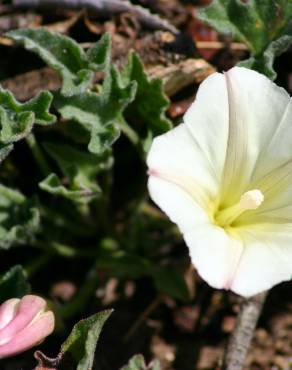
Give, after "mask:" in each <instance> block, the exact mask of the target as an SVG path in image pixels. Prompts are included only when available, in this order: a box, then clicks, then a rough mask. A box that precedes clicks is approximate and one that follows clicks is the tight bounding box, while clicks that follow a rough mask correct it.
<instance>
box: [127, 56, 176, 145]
mask: <svg viewBox="0 0 292 370" xmlns="http://www.w3.org/2000/svg"><path fill="white" fill-rule="evenodd" d="M122 77H123V79H124V81H125V82H128V83H130V81H136V83H137V93H136V96H135V99H134V100H133V101H132V102H131V103H130V104H129V105H128V106H127V108H126V110H125V113H124V114H125V117H126V118H127V119H129V120H131V118H132V120H133V128H134V130H137V131H138V132H140V134H143V131H144V138H147V137H149V136H150V137H154V136H156V135H160V134H163V133H164V132H166V131H168V130H170V129H171V127H172V124H171V121H170V120H169V119H168V118H167V117H166V115H165V112H166V109H167V108H168V107H169V100H168V98H167V96H166V95H165V94H164V91H163V85H162V80H160V79H152V80H151V79H150V78H148V76H147V74H146V72H145V71H144V67H143V64H142V62H141V60H140V58H139V56H138V55H137V54H135V53H134V52H133V53H130V55H129V59H128V63H127V65H126V67H125V69H124V71H123V73H122ZM141 131H142V132H141Z"/></svg>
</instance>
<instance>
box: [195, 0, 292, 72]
mask: <svg viewBox="0 0 292 370" xmlns="http://www.w3.org/2000/svg"><path fill="white" fill-rule="evenodd" d="M198 16H199V18H200V19H201V20H203V21H205V22H207V23H208V24H209V25H211V26H212V27H214V28H215V29H216V30H217V31H218V32H220V33H223V34H231V35H232V36H233V37H235V38H237V39H238V40H241V41H243V42H245V43H246V45H247V46H248V48H249V50H250V53H251V56H250V59H248V60H246V61H244V62H242V63H239V65H242V66H245V67H248V68H252V69H255V70H257V71H259V72H261V73H264V74H266V75H267V76H268V77H269V78H271V79H275V78H276V73H275V71H274V70H273V62H274V59H275V57H276V56H277V55H280V54H282V53H283V52H284V51H286V50H287V49H288V47H289V45H291V43H292V3H291V1H290V0H277V1H270V0H252V1H240V0H213V2H212V3H211V5H209V6H208V7H206V8H203V9H201V10H200V12H199V14H198Z"/></svg>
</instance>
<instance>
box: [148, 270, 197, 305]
mask: <svg viewBox="0 0 292 370" xmlns="http://www.w3.org/2000/svg"><path fill="white" fill-rule="evenodd" d="M153 277H154V284H155V286H156V289H157V290H159V291H160V292H162V293H165V294H167V295H169V296H170V297H173V298H175V299H181V300H182V301H188V300H189V299H190V295H189V290H188V287H187V285H186V282H185V280H184V278H183V275H182V273H181V272H179V271H176V270H175V269H174V267H171V266H164V267H158V268H155V269H154V271H153Z"/></svg>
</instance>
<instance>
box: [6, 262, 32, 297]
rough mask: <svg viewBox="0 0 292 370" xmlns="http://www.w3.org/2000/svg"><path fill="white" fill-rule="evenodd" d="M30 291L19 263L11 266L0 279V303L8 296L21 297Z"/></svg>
mask: <svg viewBox="0 0 292 370" xmlns="http://www.w3.org/2000/svg"><path fill="white" fill-rule="evenodd" d="M28 293H30V285H29V283H28V281H27V276H26V273H25V271H24V270H23V268H22V267H21V266H20V265H16V266H13V267H11V269H10V270H9V271H7V272H6V273H5V274H4V275H3V276H2V277H1V279H0V304H1V303H2V302H4V301H6V300H7V299H10V298H21V297H23V296H24V295H25V294H28Z"/></svg>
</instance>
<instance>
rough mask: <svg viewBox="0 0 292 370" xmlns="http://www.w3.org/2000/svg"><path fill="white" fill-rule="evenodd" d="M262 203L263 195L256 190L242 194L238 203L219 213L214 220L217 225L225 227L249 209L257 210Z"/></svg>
mask: <svg viewBox="0 0 292 370" xmlns="http://www.w3.org/2000/svg"><path fill="white" fill-rule="evenodd" d="M263 201H264V195H263V193H262V192H261V191H260V190H258V189H254V190H250V191H247V192H246V193H244V194H243V195H242V196H241V198H240V201H239V202H238V203H237V204H235V205H234V206H231V207H229V208H226V209H223V210H222V211H220V212H219V213H218V214H217V216H216V217H215V218H216V221H217V223H218V225H220V226H221V227H225V226H227V225H230V224H231V223H232V222H233V221H234V220H235V219H236V218H237V217H239V216H240V215H241V214H242V213H243V212H245V211H247V210H249V209H257V208H258V207H259V206H260V205H261V204H262V203H263Z"/></svg>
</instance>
